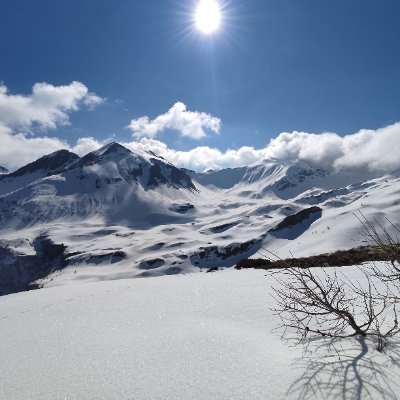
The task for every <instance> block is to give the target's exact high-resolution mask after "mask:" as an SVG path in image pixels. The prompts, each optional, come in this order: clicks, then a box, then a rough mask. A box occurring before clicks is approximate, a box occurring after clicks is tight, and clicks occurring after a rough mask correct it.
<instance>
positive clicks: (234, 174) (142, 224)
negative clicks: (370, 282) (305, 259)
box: [0, 143, 400, 294]
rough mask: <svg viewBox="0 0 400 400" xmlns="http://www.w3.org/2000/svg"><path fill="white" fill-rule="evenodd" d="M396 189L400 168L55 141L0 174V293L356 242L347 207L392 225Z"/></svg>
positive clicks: (357, 232)
mask: <svg viewBox="0 0 400 400" xmlns="http://www.w3.org/2000/svg"><path fill="white" fill-rule="evenodd" d="M399 192H400V174H399V172H393V173H390V174H385V175H383V176H379V174H377V173H375V174H372V173H369V172H368V171H360V172H346V171H341V172H328V171H324V170H322V169H316V168H312V167H311V166H309V165H307V164H306V163H304V162H293V163H290V162H285V163H282V162H279V161H278V160H271V159H269V160H263V161H262V162H259V163H257V164H255V165H250V166H248V167H243V168H236V169H226V170H221V171H208V172H205V173H196V172H194V171H189V170H185V169H179V168H177V167H175V166H174V165H172V164H170V163H169V162H167V161H166V160H165V159H163V158H162V157H158V156H157V155H155V154H153V153H151V152H149V153H147V152H142V153H133V152H131V151H130V150H128V149H126V148H125V147H123V146H122V145H120V144H118V143H111V144H109V145H106V146H104V147H103V148H101V149H100V150H97V151H94V152H91V153H89V154H87V155H86V156H84V157H81V158H80V157H78V156H77V155H75V154H73V153H71V152H68V151H66V150H61V151H58V152H56V153H53V154H50V155H48V156H45V157H42V158H41V159H39V160H37V161H35V162H33V163H31V164H28V165H26V166H25V167H22V168H20V169H19V170H17V171H15V172H12V173H8V174H3V175H2V176H0V194H1V195H0V226H1V228H0V252H1V253H2V261H1V264H0V278H1V279H0V282H1V284H0V293H2V294H7V293H12V292H16V291H21V290H25V289H26V288H28V287H29V285H31V284H33V283H34V282H35V281H37V282H38V284H39V285H40V286H44V287H49V286H55V285H61V284H64V283H65V282H70V281H74V280H79V281H96V280H104V279H121V278H132V277H150V276H161V275H171V274H179V273H191V272H198V271H202V270H204V269H208V268H215V267H218V268H226V267H232V266H234V265H235V264H236V263H237V262H238V261H240V260H241V259H243V258H249V257H260V254H259V253H258V251H259V250H260V249H261V248H268V250H269V251H271V252H273V253H275V254H276V255H277V256H279V257H288V256H290V255H291V254H293V255H294V256H296V257H298V256H309V255H314V254H319V253H324V252H330V251H334V250H338V249H349V248H353V247H357V246H360V245H362V244H363V243H364V238H363V232H362V227H361V225H360V223H359V222H358V220H357V218H356V216H355V215H354V214H355V213H357V212H359V211H361V212H362V213H363V214H364V216H365V217H366V218H367V219H368V220H371V221H378V222H379V223H380V224H382V226H384V227H387V228H388V229H390V228H391V225H390V221H393V222H396V216H397V215H398V214H399V211H400V202H399V200H398V198H399ZM39 266H40V267H39Z"/></svg>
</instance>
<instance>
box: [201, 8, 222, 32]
mask: <svg viewBox="0 0 400 400" xmlns="http://www.w3.org/2000/svg"><path fill="white" fill-rule="evenodd" d="M195 20H196V26H197V28H198V29H199V30H200V31H201V32H203V33H205V34H210V33H213V32H215V31H216V30H217V29H218V28H219V26H220V23H221V10H220V6H219V4H218V1H217V0H201V1H200V3H199V5H198V6H197V10H196V15H195Z"/></svg>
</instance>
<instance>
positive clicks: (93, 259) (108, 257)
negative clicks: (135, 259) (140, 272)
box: [86, 250, 127, 264]
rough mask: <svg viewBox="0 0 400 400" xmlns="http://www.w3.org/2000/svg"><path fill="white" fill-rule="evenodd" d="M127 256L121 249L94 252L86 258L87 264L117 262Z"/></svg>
mask: <svg viewBox="0 0 400 400" xmlns="http://www.w3.org/2000/svg"><path fill="white" fill-rule="evenodd" d="M126 257H127V255H126V253H125V252H123V251H121V250H117V251H113V252H110V253H101V254H93V255H91V256H90V257H89V258H87V259H86V264H102V263H105V262H109V263H111V264H115V263H117V262H120V261H122V260H124V259H125V258H126Z"/></svg>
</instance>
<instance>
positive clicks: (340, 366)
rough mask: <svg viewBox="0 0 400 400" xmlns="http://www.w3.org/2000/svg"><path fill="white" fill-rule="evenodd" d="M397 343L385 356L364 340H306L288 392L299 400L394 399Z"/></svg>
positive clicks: (398, 359) (398, 362) (399, 354)
mask: <svg viewBox="0 0 400 400" xmlns="http://www.w3.org/2000/svg"><path fill="white" fill-rule="evenodd" d="M399 346H400V341H392V342H391V344H390V345H389V347H388V349H387V354H382V353H379V352H378V351H377V350H375V347H374V343H372V342H370V341H368V342H367V341H366V340H365V338H362V337H360V338H358V339H357V338H352V339H329V340H327V339H324V338H317V339H314V340H309V341H308V342H307V344H304V353H303V356H302V357H301V358H300V359H298V360H296V365H298V366H300V365H301V368H302V371H303V373H302V375H301V376H300V378H298V379H297V380H296V381H295V382H294V383H293V384H292V385H291V386H290V388H289V389H288V394H289V393H290V395H291V396H292V397H293V395H294V396H295V398H297V399H299V400H312V399H313V400H314V399H326V400H328V399H341V400H397V399H398V398H399V397H398V396H397V395H398V393H395V392H394V391H393V389H392V388H396V387H397V386H398V376H395V374H394V373H392V372H391V370H393V366H397V367H399V366H400V351H399Z"/></svg>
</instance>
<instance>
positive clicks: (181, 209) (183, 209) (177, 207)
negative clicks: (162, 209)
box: [169, 203, 194, 214]
mask: <svg viewBox="0 0 400 400" xmlns="http://www.w3.org/2000/svg"><path fill="white" fill-rule="evenodd" d="M169 209H170V210H171V211H173V212H176V213H178V214H186V213H187V212H188V211H190V210H194V205H193V204H190V203H186V204H172V206H171V207H170V208H169Z"/></svg>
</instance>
